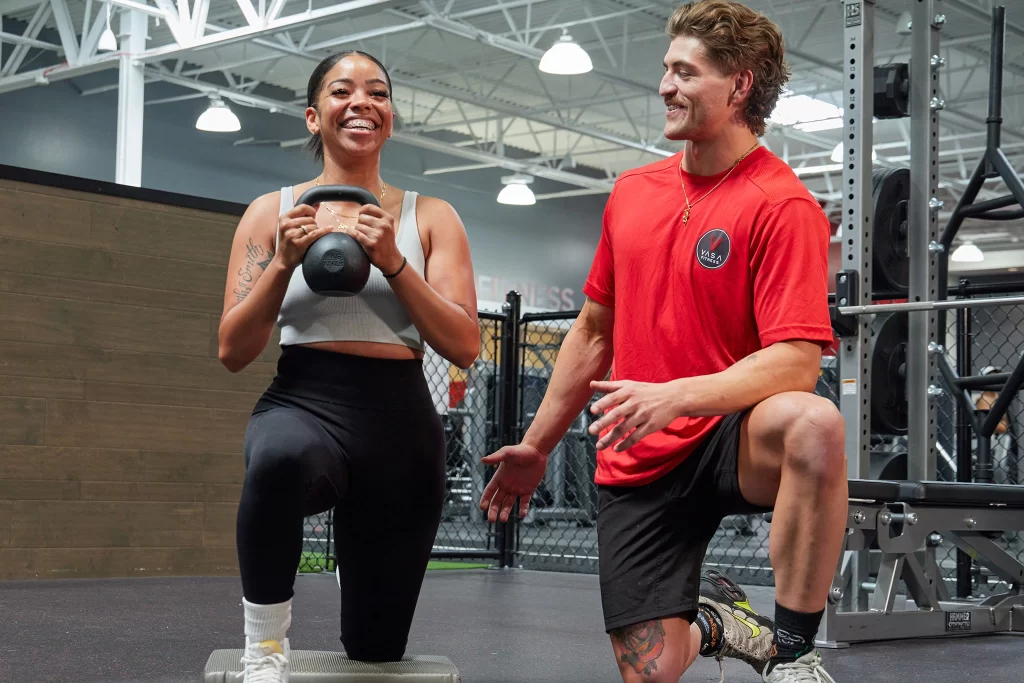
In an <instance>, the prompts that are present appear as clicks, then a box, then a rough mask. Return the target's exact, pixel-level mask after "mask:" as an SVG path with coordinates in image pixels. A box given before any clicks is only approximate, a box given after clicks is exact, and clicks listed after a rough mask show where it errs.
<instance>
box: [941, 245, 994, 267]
mask: <svg viewBox="0 0 1024 683" xmlns="http://www.w3.org/2000/svg"><path fill="white" fill-rule="evenodd" d="M949 258H950V259H951V260H953V261H956V262H958V263H979V262H981V261H984V260H985V255H984V254H983V253H981V249H979V248H978V247H976V246H975V245H974V243H973V242H964V243H963V244H961V245H960V246H959V247H957V248H956V250H955V251H954V252H953V253H952V254H950V256H949Z"/></svg>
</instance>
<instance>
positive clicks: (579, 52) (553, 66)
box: [539, 32, 594, 76]
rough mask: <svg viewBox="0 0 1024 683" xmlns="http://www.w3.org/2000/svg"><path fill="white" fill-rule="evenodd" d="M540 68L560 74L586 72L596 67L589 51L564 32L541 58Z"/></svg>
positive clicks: (570, 74)
mask: <svg viewBox="0 0 1024 683" xmlns="http://www.w3.org/2000/svg"><path fill="white" fill-rule="evenodd" d="M539 68H540V70H541V71H543V72H544V73H548V74H557V75H559V76H574V75H577V74H585V73H587V72H588V71H590V70H592V69H593V68H594V63H593V62H592V61H590V55H588V54H587V51H586V50H584V49H583V48H582V47H580V46H579V45H578V44H577V43H576V42H574V41H573V39H572V36H570V35H569V34H568V33H565V32H563V33H562V37H561V38H559V39H558V40H557V41H556V42H555V44H554V45H552V46H551V47H550V48H548V51H547V52H545V53H544V56H543V57H541V59H540V67H539Z"/></svg>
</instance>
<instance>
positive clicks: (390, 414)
mask: <svg viewBox="0 0 1024 683" xmlns="http://www.w3.org/2000/svg"><path fill="white" fill-rule="evenodd" d="M444 494H445V437H444V428H443V426H442V423H441V420H440V418H439V417H438V414H437V411H436V409H435V407H434V402H433V399H432V398H431V395H430V391H429V388H428V386H427V382H426V379H425V378H424V376H423V364H422V362H420V361H404V360H402V361H396V360H381V359H372V358H364V357H358V356H351V355H345V354H339V353H333V352H330V351H321V350H316V349H310V348H307V347H299V346H294V347H293V346H288V347H285V348H284V349H282V354H281V357H280V359H279V361H278V367H277V376H276V377H275V378H274V380H273V382H272V383H271V385H270V387H269V388H268V389H267V390H266V391H265V392H264V393H263V395H262V396H261V397H260V399H259V401H258V402H257V403H256V406H255V408H254V409H253V412H252V416H251V417H250V419H249V425H248V427H247V428H246V431H245V480H244V482H243V486H242V497H241V501H240V504H239V508H238V526H237V544H238V560H239V568H240V571H241V577H242V591H243V595H244V596H245V598H246V600H248V601H249V602H253V603H256V604H275V603H280V602H285V601H286V600H288V599H290V598H291V597H292V594H293V593H292V589H293V584H294V582H295V574H296V571H297V568H298V565H299V559H300V556H301V553H302V545H303V541H302V537H303V520H304V518H305V517H307V516H310V515H315V514H319V513H322V512H325V511H327V510H329V509H331V508H332V507H333V508H334V509H335V517H334V523H335V526H334V538H335V542H336V544H337V557H338V568H339V574H340V581H341V642H342V643H343V644H344V646H345V651H346V654H347V655H348V656H349V657H350V658H352V659H357V660H364V661H394V660H398V659H401V658H402V656H403V655H404V653H405V647H406V644H407V639H408V634H409V628H410V626H411V624H412V618H413V613H414V612H415V610H416V603H417V601H418V599H419V593H420V587H421V585H422V582H423V575H424V572H425V571H426V567H427V561H428V560H429V558H430V551H431V548H432V546H433V543H434V538H435V535H436V533H437V527H438V524H439V522H440V517H441V509H442V504H443V500H444Z"/></svg>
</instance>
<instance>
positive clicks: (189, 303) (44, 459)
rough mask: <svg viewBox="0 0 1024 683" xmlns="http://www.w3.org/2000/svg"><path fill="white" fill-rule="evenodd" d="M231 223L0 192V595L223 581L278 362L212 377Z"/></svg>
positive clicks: (94, 197) (42, 192)
mask: <svg viewBox="0 0 1024 683" xmlns="http://www.w3.org/2000/svg"><path fill="white" fill-rule="evenodd" d="M237 221H238V217H237V216H234V215H229V214H222V213H215V212H212V211H200V210H195V209H186V208H179V207H175V206H169V205H165V204H160V203H155V202H146V201H138V200H130V199H122V198H117V197H111V196H106V195H101V194H92V193H89V192H77V191H70V190H64V189H58V188H54V187H49V186H42V185H35V184H27V183H20V182H13V181H8V180H0V578H2V579H28V578H60V577H110V576H147V575H173V574H233V573H235V572H237V559H236V553H235V538H234V537H235V531H234V529H235V513H236V509H237V504H238V499H239V495H240V492H241V478H242V472H243V462H242V455H241V446H242V438H243V433H244V429H245V424H246V421H247V420H248V416H249V411H250V410H251V409H252V406H253V404H254V403H255V401H256V399H257V398H258V397H259V394H260V392H261V391H262V390H263V389H264V388H265V387H266V385H267V383H268V382H269V380H270V378H271V377H272V376H273V373H274V370H275V361H276V359H277V354H278V352H279V348H278V346H277V341H278V338H277V336H276V335H275V337H274V338H273V339H272V340H271V342H270V343H269V344H268V346H267V349H266V350H265V352H264V354H263V356H262V357H261V359H260V361H259V362H257V363H254V364H253V365H252V366H250V367H249V368H247V369H246V370H245V371H243V372H241V373H238V374H232V373H230V372H228V371H227V370H226V369H225V368H224V367H223V366H222V365H221V364H220V362H219V361H218V360H217V323H218V320H219V317H220V311H221V302H222V296H223V289H224V282H225V277H226V272H225V268H226V264H227V258H228V251H229V248H230V243H231V238H232V235H233V233H234V229H235V226H236V224H237Z"/></svg>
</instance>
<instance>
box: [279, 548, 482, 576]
mask: <svg viewBox="0 0 1024 683" xmlns="http://www.w3.org/2000/svg"><path fill="white" fill-rule="evenodd" d="M490 566H491V565H489V564H487V563H486V562H450V561H447V560H431V561H430V562H428V563H427V570H428V571H430V570H443V569H487V568H488V567H490ZM323 571H328V572H333V571H334V563H333V562H328V561H327V559H326V556H325V554H324V553H314V552H304V553H302V558H301V559H300V560H299V572H300V573H318V572H323Z"/></svg>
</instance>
